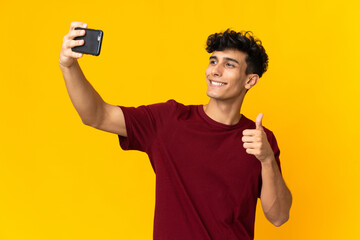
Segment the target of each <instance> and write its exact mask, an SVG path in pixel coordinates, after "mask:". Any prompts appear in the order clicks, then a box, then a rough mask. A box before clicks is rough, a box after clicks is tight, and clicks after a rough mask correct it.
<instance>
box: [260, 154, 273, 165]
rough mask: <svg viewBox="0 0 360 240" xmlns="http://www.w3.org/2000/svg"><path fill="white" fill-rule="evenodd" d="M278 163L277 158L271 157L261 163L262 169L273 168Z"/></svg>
mask: <svg viewBox="0 0 360 240" xmlns="http://www.w3.org/2000/svg"><path fill="white" fill-rule="evenodd" d="M275 163H276V160H275V157H274V156H270V157H267V158H265V159H264V160H263V161H261V165H262V167H272V166H274V164H275Z"/></svg>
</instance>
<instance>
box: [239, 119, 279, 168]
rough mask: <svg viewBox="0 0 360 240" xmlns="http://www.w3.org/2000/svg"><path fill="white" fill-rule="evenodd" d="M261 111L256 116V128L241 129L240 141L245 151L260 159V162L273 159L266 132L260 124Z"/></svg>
mask: <svg viewBox="0 0 360 240" xmlns="http://www.w3.org/2000/svg"><path fill="white" fill-rule="evenodd" d="M263 115H264V114H262V113H260V114H259V115H258V116H257V118H256V122H255V124H256V129H246V130H244V131H243V137H242V141H243V142H244V144H243V146H244V148H245V149H246V152H247V153H249V154H252V155H255V157H256V158H257V159H258V160H260V162H261V163H264V162H265V161H271V160H273V159H274V152H273V150H272V148H271V146H270V144H269V141H268V139H267V136H266V133H265V131H264V128H263V126H262V118H263Z"/></svg>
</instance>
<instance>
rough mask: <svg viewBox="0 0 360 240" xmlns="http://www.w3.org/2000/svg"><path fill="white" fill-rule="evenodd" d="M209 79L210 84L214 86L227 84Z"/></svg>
mask: <svg viewBox="0 0 360 240" xmlns="http://www.w3.org/2000/svg"><path fill="white" fill-rule="evenodd" d="M209 81H210V84H211V85H214V86H224V85H226V84H227V83H224V82H217V81H213V80H209Z"/></svg>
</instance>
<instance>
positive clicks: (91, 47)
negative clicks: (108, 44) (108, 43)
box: [71, 27, 104, 56]
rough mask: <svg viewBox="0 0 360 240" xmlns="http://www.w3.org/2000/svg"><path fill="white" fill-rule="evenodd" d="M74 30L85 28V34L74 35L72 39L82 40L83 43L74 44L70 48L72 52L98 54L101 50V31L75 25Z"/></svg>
mask: <svg viewBox="0 0 360 240" xmlns="http://www.w3.org/2000/svg"><path fill="white" fill-rule="evenodd" d="M75 30H85V35H82V36H78V37H75V38H74V40H81V39H83V40H84V44H83V45H81V46H76V47H73V48H71V49H72V50H73V51H74V52H79V53H84V54H91V55H94V56H99V54H100V50H101V43H102V39H103V35H104V33H103V31H101V30H96V29H90V28H80V27H77V28H75Z"/></svg>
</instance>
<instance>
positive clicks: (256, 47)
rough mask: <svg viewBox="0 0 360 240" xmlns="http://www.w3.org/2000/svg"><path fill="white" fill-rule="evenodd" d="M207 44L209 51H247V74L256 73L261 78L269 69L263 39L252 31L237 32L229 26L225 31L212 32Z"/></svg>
mask: <svg viewBox="0 0 360 240" xmlns="http://www.w3.org/2000/svg"><path fill="white" fill-rule="evenodd" d="M206 45H207V46H206V51H207V52H208V53H212V52H214V51H223V50H225V49H237V50H239V51H242V52H244V53H247V56H246V58H245V61H246V64H247V68H246V70H245V73H246V74H250V73H256V74H257V75H259V78H260V77H261V76H262V75H263V73H265V72H266V70H267V67H268V62H269V57H268V55H267V54H266V52H265V49H264V47H263V46H262V43H261V41H260V40H259V39H256V38H254V36H253V33H252V32H251V31H246V32H245V31H241V32H235V31H233V30H230V29H229V28H228V29H227V30H226V31H225V32H221V33H214V34H211V35H210V36H209V37H208V38H207V41H206Z"/></svg>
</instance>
